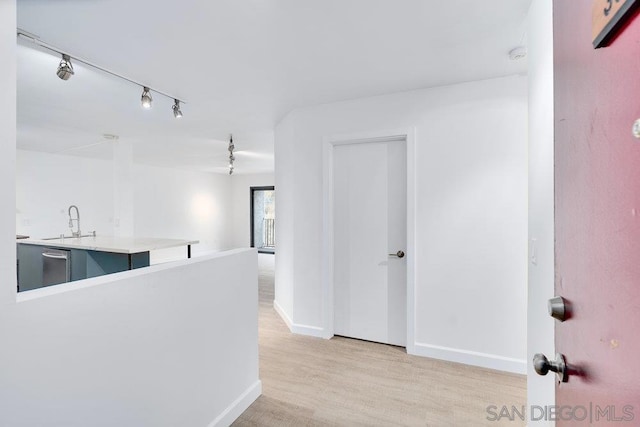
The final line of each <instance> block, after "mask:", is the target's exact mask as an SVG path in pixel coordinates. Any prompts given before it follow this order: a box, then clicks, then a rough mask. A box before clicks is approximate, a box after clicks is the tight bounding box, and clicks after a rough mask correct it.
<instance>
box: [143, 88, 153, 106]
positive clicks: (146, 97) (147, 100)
mask: <svg viewBox="0 0 640 427" xmlns="http://www.w3.org/2000/svg"><path fill="white" fill-rule="evenodd" d="M140 102H141V103H142V108H144V109H147V110H148V109H150V108H151V107H152V104H153V98H152V97H151V94H150V93H149V88H148V87H146V86H144V87H143V88H142V97H141V98H140Z"/></svg>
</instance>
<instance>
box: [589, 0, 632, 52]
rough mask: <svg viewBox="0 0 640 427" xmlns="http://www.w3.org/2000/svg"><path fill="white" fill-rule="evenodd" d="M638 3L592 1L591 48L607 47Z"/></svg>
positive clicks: (604, 0) (627, 1)
mask: <svg viewBox="0 0 640 427" xmlns="http://www.w3.org/2000/svg"><path fill="white" fill-rule="evenodd" d="M639 3H640V1H639V0H593V21H592V22H593V26H592V28H593V47H594V48H596V49H597V48H599V47H605V46H608V45H609V43H610V42H611V40H613V37H614V36H615V35H616V33H617V32H618V31H619V30H620V28H622V27H623V26H624V24H625V23H626V22H627V20H628V19H629V18H630V17H631V16H633V14H634V12H635V10H636V7H637V6H638V4H639Z"/></svg>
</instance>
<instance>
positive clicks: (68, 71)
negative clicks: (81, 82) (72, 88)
mask: <svg viewBox="0 0 640 427" xmlns="http://www.w3.org/2000/svg"><path fill="white" fill-rule="evenodd" d="M56 74H57V75H58V77H60V78H61V79H62V80H69V79H70V78H71V76H73V75H74V74H75V73H74V72H73V65H71V57H70V56H69V55H67V54H64V53H63V54H62V61H60V65H58V71H56Z"/></svg>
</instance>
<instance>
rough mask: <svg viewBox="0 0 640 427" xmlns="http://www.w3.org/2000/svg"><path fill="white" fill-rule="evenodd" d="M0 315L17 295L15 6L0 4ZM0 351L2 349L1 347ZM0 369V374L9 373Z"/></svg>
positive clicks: (4, 1)
mask: <svg viewBox="0 0 640 427" xmlns="http://www.w3.org/2000/svg"><path fill="white" fill-rule="evenodd" d="M0 58H2V66H0V197H2V201H3V202H2V203H1V204H0V311H3V310H4V307H2V306H3V305H5V304H12V303H13V302H14V301H15V294H16V246H15V222H14V219H15V215H16V214H15V203H14V201H15V195H16V178H15V167H16V142H15V141H16V2H15V0H2V1H0ZM0 347H1V348H5V347H4V346H3V345H1V342H0ZM8 368H9V367H8V366H7V365H0V370H2V369H8Z"/></svg>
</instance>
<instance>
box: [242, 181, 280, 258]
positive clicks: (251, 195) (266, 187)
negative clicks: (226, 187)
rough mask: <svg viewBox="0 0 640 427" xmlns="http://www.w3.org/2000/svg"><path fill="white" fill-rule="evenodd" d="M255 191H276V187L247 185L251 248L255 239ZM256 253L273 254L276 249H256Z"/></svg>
mask: <svg viewBox="0 0 640 427" xmlns="http://www.w3.org/2000/svg"><path fill="white" fill-rule="evenodd" d="M256 191H276V187H275V185H266V186H259V187H249V239H250V240H249V244H250V247H252V248H254V247H255V239H254V236H253V231H254V230H253V227H254V225H255V224H254V221H253V193H255V192H256ZM258 253H260V254H271V255H275V253H276V251H275V249H274V250H273V252H271V251H261V250H258Z"/></svg>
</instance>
